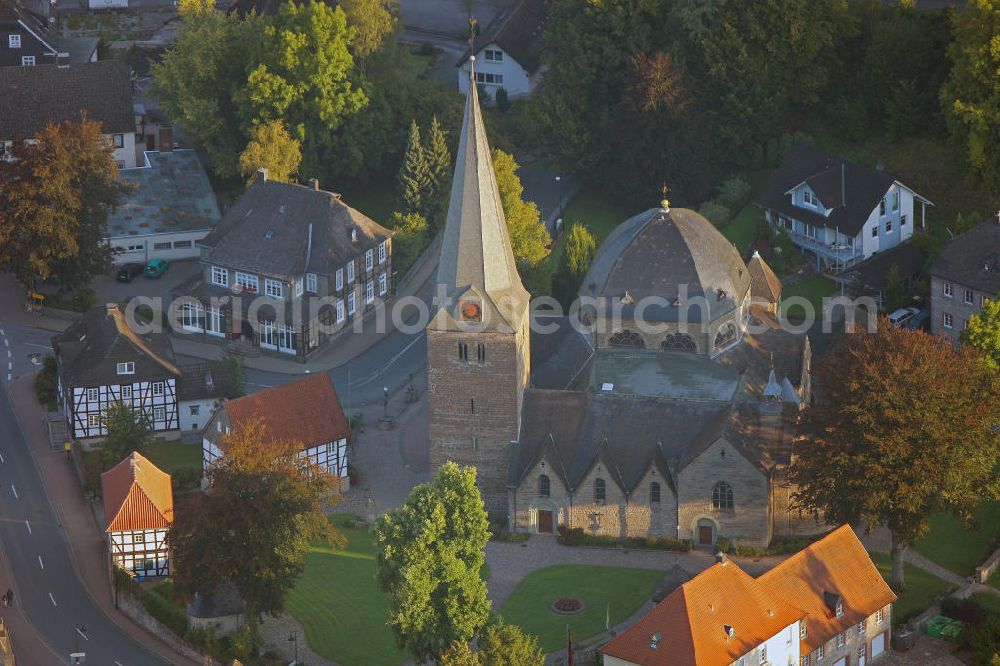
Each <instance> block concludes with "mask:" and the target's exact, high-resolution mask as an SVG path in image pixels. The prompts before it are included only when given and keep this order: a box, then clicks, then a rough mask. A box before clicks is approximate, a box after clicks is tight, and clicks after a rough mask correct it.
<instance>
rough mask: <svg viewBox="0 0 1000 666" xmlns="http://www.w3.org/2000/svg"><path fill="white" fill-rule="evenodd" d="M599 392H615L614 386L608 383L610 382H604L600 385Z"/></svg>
mask: <svg viewBox="0 0 1000 666" xmlns="http://www.w3.org/2000/svg"><path fill="white" fill-rule="evenodd" d="M601 390H602V391H614V390H615V385H614V384H612V383H610V382H604V383H603V384H601Z"/></svg>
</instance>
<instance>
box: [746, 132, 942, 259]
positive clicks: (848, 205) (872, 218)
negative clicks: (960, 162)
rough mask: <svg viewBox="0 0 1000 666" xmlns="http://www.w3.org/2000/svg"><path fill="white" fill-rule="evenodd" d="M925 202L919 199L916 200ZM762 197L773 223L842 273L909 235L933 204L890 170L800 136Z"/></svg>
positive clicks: (762, 204)
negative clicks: (841, 155) (831, 151)
mask: <svg viewBox="0 0 1000 666" xmlns="http://www.w3.org/2000/svg"><path fill="white" fill-rule="evenodd" d="M918 204H919V207H918ZM757 205H759V206H760V207H761V208H763V209H764V211H765V217H766V218H767V221H768V222H769V223H770V224H771V226H772V227H773V228H774V229H775V230H778V229H783V230H784V231H785V232H786V233H787V234H788V235H789V237H790V238H791V240H792V242H793V243H794V244H795V245H796V246H797V247H799V248H800V249H801V250H803V251H804V252H807V253H810V254H811V255H814V256H815V257H816V263H817V267H824V268H826V269H827V270H829V271H830V272H833V273H839V272H841V271H843V270H845V269H847V268H849V267H851V266H853V265H854V264H856V263H859V262H861V261H864V260H865V259H868V258H869V257H871V256H873V255H874V254H876V253H878V252H883V251H885V250H889V249H891V248H894V247H896V246H898V245H899V244H901V243H904V242H906V241H908V240H909V239H910V237H911V236H912V235H913V229H914V226H915V225H917V224H920V225H921V227H924V226H925V216H926V211H927V206H932V205H933V204H932V203H931V202H930V201H929V200H928V199H926V198H924V197H922V196H920V195H919V194H917V193H916V192H915V191H913V190H912V189H911V188H909V187H907V186H906V185H904V184H903V183H901V182H899V181H898V180H896V178H894V177H893V176H891V175H890V174H887V173H885V170H884V169H883V168H882V167H881V166H878V167H867V166H862V165H859V164H855V163H854V162H850V161H848V160H845V159H842V158H839V157H836V156H833V155H831V154H829V153H827V152H825V151H823V150H820V149H819V148H815V147H813V146H810V145H808V144H806V143H802V142H799V143H797V144H795V146H794V147H793V148H792V151H791V153H789V155H788V157H787V158H786V159H785V161H784V163H783V164H782V165H781V166H780V167H779V168H778V169H777V170H776V171H775V172H774V173H773V174H772V176H771V179H770V181H768V184H767V185H766V186H765V188H764V190H763V191H762V192H761V193H760V195H759V196H758V198H757Z"/></svg>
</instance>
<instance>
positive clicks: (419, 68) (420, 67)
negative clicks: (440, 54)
mask: <svg viewBox="0 0 1000 666" xmlns="http://www.w3.org/2000/svg"><path fill="white" fill-rule="evenodd" d="M403 66H404V67H403V71H404V72H406V74H407V75H408V76H410V77H412V78H414V79H419V78H421V77H423V76H425V75H426V74H427V72H428V70H430V68H431V67H433V66H434V56H432V55H422V54H419V53H413V52H411V51H410V50H409V49H407V53H406V57H404V58H403Z"/></svg>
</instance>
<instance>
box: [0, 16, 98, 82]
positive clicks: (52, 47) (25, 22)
mask: <svg viewBox="0 0 1000 666" xmlns="http://www.w3.org/2000/svg"><path fill="white" fill-rule="evenodd" d="M49 6H50V5H49V2H48V1H47V0H0V67H12V66H13V67H20V66H32V65H54V64H65V63H70V64H72V63H80V62H88V61H94V60H97V43H98V40H97V39H96V38H86V37H85V38H80V37H74V38H69V37H62V36H60V35H59V34H58V31H56V30H50V25H51V23H50V21H52V20H53V19H52V17H51V16H50V10H49Z"/></svg>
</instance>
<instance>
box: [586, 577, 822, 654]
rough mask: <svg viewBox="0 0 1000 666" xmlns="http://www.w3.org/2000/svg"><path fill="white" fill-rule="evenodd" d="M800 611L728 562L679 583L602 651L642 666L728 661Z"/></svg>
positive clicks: (792, 621)
mask: <svg viewBox="0 0 1000 666" xmlns="http://www.w3.org/2000/svg"><path fill="white" fill-rule="evenodd" d="M804 615H805V612H803V611H801V610H799V609H798V608H796V607H794V606H792V605H791V604H789V603H787V602H786V601H785V600H784V598H783V597H781V596H779V595H777V594H774V593H772V592H771V591H770V590H768V589H767V588H765V587H764V586H763V585H761V584H760V583H758V582H757V581H756V580H754V579H753V577H751V576H750V575H749V574H747V573H746V572H745V571H743V570H742V569H740V568H739V567H738V566H737V565H736V564H735V563H733V562H727V563H725V564H716V565H714V566H713V567H711V568H709V569H707V570H705V571H703V572H702V573H700V574H699V575H697V576H695V577H694V578H692V579H691V580H690V581H688V582H687V583H685V584H684V585H682V586H681V587H680V588H678V589H677V590H675V591H674V592H673V593H672V594H671V595H670V596H668V597H667V598H666V599H664V600H663V601H661V602H660V603H659V604H658V605H657V606H656V607H655V608H654V609H653V610H651V611H650V612H649V613H647V614H646V615H645V616H644V617H643V618H642V619H640V620H639V621H638V622H636V623H635V624H634V625H632V626H631V627H629V628H628V630H626V631H625V632H624V633H622V634H621V635H619V636H618V637H616V638H614V639H612V640H611V641H610V642H609V643H608V644H607V645H605V646H604V647H602V648H601V650H600V651H601V652H602V653H604V654H606V655H610V656H613V657H617V658H619V659H622V660H624V661H627V662H630V663H633V664H642V665H643V666H654V665H660V664H664V665H666V664H670V665H671V666H675V665H677V666H681V665H688V664H691V665H697V666H726V665H728V664H731V663H733V662H734V661H736V660H737V659H739V658H740V657H741V656H743V655H745V654H746V653H747V652H750V651H751V650H752V649H753V648H754V647H756V646H757V645H759V644H760V643H762V642H764V641H765V640H767V639H768V638H771V637H772V636H774V635H775V634H777V633H779V632H780V631H781V630H782V629H785V628H786V627H788V626H790V625H793V624H795V623H796V622H798V620H800V619H801V618H802V617H803V616H804ZM727 627H732V635H731V636H730V635H729V634H728V633H727V631H726V628H727ZM793 631H795V629H793ZM656 634H659V641H658V642H657V645H656V647H655V648H654V647H652V643H653V637H654V635H656Z"/></svg>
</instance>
